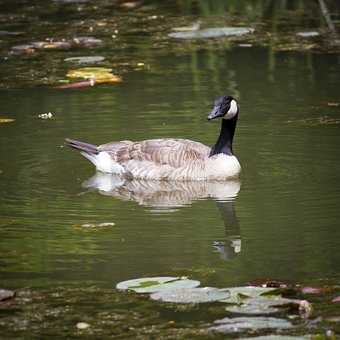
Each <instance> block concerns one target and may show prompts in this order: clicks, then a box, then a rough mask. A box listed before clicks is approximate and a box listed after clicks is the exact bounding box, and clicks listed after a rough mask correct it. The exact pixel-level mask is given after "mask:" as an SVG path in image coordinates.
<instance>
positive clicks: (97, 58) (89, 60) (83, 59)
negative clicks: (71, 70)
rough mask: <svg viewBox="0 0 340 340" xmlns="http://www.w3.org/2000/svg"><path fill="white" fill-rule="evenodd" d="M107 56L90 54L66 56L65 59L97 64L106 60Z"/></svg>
mask: <svg viewBox="0 0 340 340" xmlns="http://www.w3.org/2000/svg"><path fill="white" fill-rule="evenodd" d="M104 60H105V58H104V57H101V56H89V57H72V58H66V59H64V61H66V62H70V63H77V64H95V63H100V62H101V61H104Z"/></svg>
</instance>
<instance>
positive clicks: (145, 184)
mask: <svg viewBox="0 0 340 340" xmlns="http://www.w3.org/2000/svg"><path fill="white" fill-rule="evenodd" d="M240 185H241V184H240V181H238V180H233V181H227V182H200V181H192V182H161V181H145V180H144V181H143V180H125V179H124V178H122V177H120V176H115V175H111V174H104V173H100V172H98V173H96V174H95V175H94V176H92V177H91V178H89V179H88V180H86V181H85V182H83V184H82V186H83V187H84V188H87V189H89V190H98V192H99V193H100V194H102V195H106V196H112V197H116V198H119V199H122V200H131V201H135V202H137V203H138V204H140V205H144V206H148V207H152V208H156V209H157V210H156V211H157V212H160V211H164V212H165V211H166V212H169V211H175V210H174V209H173V208H179V207H181V206H185V205H189V204H191V203H193V202H194V201H196V200H199V199H209V198H211V199H214V200H216V204H217V207H218V209H219V211H220V213H221V216H222V220H223V223H224V226H225V234H226V236H225V239H223V240H222V241H215V242H214V243H213V247H214V248H215V249H216V251H217V252H219V253H220V256H221V259H222V260H229V259H232V258H233V257H235V255H237V254H238V253H239V252H240V251H241V238H240V227H239V224H238V221H237V218H236V215H235V207H234V203H235V202H234V199H235V198H236V197H237V194H238V192H239V190H240Z"/></svg>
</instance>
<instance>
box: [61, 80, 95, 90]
mask: <svg viewBox="0 0 340 340" xmlns="http://www.w3.org/2000/svg"><path fill="white" fill-rule="evenodd" d="M95 84H96V81H95V80H94V79H89V80H82V81H77V82H75V83H70V84H64V85H60V86H56V88H57V89H79V88H84V87H91V86H94V85H95Z"/></svg>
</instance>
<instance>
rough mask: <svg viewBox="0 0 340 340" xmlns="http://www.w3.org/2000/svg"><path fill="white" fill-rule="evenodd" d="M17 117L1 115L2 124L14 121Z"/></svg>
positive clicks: (0, 121) (0, 122)
mask: <svg viewBox="0 0 340 340" xmlns="http://www.w3.org/2000/svg"><path fill="white" fill-rule="evenodd" d="M14 120H15V119H12V118H1V117H0V124H4V123H12V122H14Z"/></svg>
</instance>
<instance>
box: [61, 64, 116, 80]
mask: <svg viewBox="0 0 340 340" xmlns="http://www.w3.org/2000/svg"><path fill="white" fill-rule="evenodd" d="M111 72H112V69H111V68H105V67H83V68H79V69H75V70H71V71H69V72H67V74H66V76H67V77H69V78H84V79H94V80H95V81H96V83H117V82H121V81H122V79H121V78H120V77H118V76H115V75H113V74H112V73H111Z"/></svg>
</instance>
